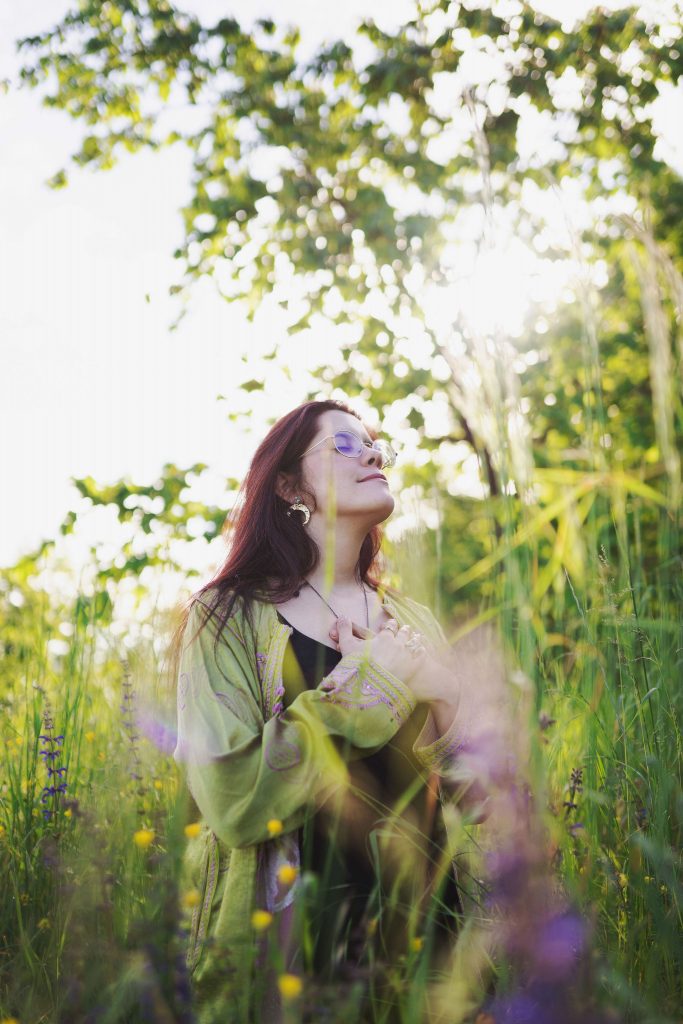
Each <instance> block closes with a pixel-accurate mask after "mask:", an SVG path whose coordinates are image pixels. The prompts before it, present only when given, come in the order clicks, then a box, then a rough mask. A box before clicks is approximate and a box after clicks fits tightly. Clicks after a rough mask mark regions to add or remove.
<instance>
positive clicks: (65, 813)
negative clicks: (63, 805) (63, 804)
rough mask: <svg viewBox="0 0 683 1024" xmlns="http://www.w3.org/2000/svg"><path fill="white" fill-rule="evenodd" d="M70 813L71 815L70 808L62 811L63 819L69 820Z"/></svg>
mask: <svg viewBox="0 0 683 1024" xmlns="http://www.w3.org/2000/svg"><path fill="white" fill-rule="evenodd" d="M72 813H73V812H72V810H71V808H70V807H67V809H66V810H65V811H64V817H65V818H70V817H71V815H72Z"/></svg>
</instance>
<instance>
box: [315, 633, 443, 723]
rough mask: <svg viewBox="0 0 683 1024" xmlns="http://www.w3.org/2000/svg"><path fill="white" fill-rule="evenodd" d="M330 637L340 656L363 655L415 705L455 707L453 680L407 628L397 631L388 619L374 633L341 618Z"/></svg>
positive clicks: (415, 634) (420, 636)
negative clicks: (392, 678)
mask: <svg viewBox="0 0 683 1024" xmlns="http://www.w3.org/2000/svg"><path fill="white" fill-rule="evenodd" d="M330 637H331V638H332V639H333V640H334V641H335V642H336V643H337V646H338V648H339V650H340V651H341V654H342V656H343V655H344V654H349V653H351V652H352V651H365V652H366V653H367V655H368V657H369V658H370V659H371V660H372V661H376V662H377V663H378V664H379V665H381V666H382V668H384V669H386V671H387V672H391V673H393V675H395V676H396V677H397V678H398V679H400V680H401V682H403V683H405V684H406V686H408V687H409V689H410V690H412V692H413V695H414V697H415V699H416V700H417V701H438V702H440V703H442V704H443V705H448V707H449V708H452V707H453V706H454V705H455V704H457V699H458V694H457V684H456V679H455V676H454V675H453V673H452V672H449V671H448V669H447V668H446V667H445V666H444V665H442V664H441V663H440V662H439V661H438V660H437V659H436V658H435V657H434V655H433V654H432V653H431V652H430V651H428V650H427V649H426V648H425V646H424V644H423V642H422V641H423V639H424V638H423V637H422V635H421V634H419V633H416V632H415V630H413V629H411V628H410V626H401V627H400V628H399V625H398V623H397V621H396V619H389V621H388V622H387V623H385V625H384V626H383V627H382V629H380V630H379V631H378V632H377V633H373V631H372V630H370V629H365V628H364V627H363V626H359V625H358V624H357V623H355V622H351V621H350V620H349V619H347V618H344V617H343V616H340V617H339V619H337V623H336V624H335V625H334V626H332V627H331V629H330ZM409 643H410V644H411V646H408V644H409Z"/></svg>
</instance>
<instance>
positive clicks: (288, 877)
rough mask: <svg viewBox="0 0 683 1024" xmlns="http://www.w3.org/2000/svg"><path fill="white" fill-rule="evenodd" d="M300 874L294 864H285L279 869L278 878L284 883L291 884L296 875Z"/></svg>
mask: <svg viewBox="0 0 683 1024" xmlns="http://www.w3.org/2000/svg"><path fill="white" fill-rule="evenodd" d="M298 874H299V872H298V870H297V868H295V867H294V865H293V864H283V865H282V867H281V868H280V869H279V870H278V873H277V880H278V882H281V883H282V885H291V884H292V882H293V881H294V879H295V878H296V876H297V875H298Z"/></svg>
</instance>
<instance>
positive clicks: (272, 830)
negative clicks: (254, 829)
mask: <svg viewBox="0 0 683 1024" xmlns="http://www.w3.org/2000/svg"><path fill="white" fill-rule="evenodd" d="M266 828H267V829H268V832H269V834H270V835H271V836H279V835H280V833H281V832H282V822H281V821H280V819H279V818H271V819H270V821H267V822H266Z"/></svg>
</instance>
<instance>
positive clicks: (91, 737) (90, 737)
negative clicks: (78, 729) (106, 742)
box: [85, 729, 97, 743]
mask: <svg viewBox="0 0 683 1024" xmlns="http://www.w3.org/2000/svg"><path fill="white" fill-rule="evenodd" d="M96 736H97V733H96V732H95V730H94V729H88V731H87V732H86V733H85V738H86V740H87V741H88V743H92V741H93V740H94V739H95V737H96Z"/></svg>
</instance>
